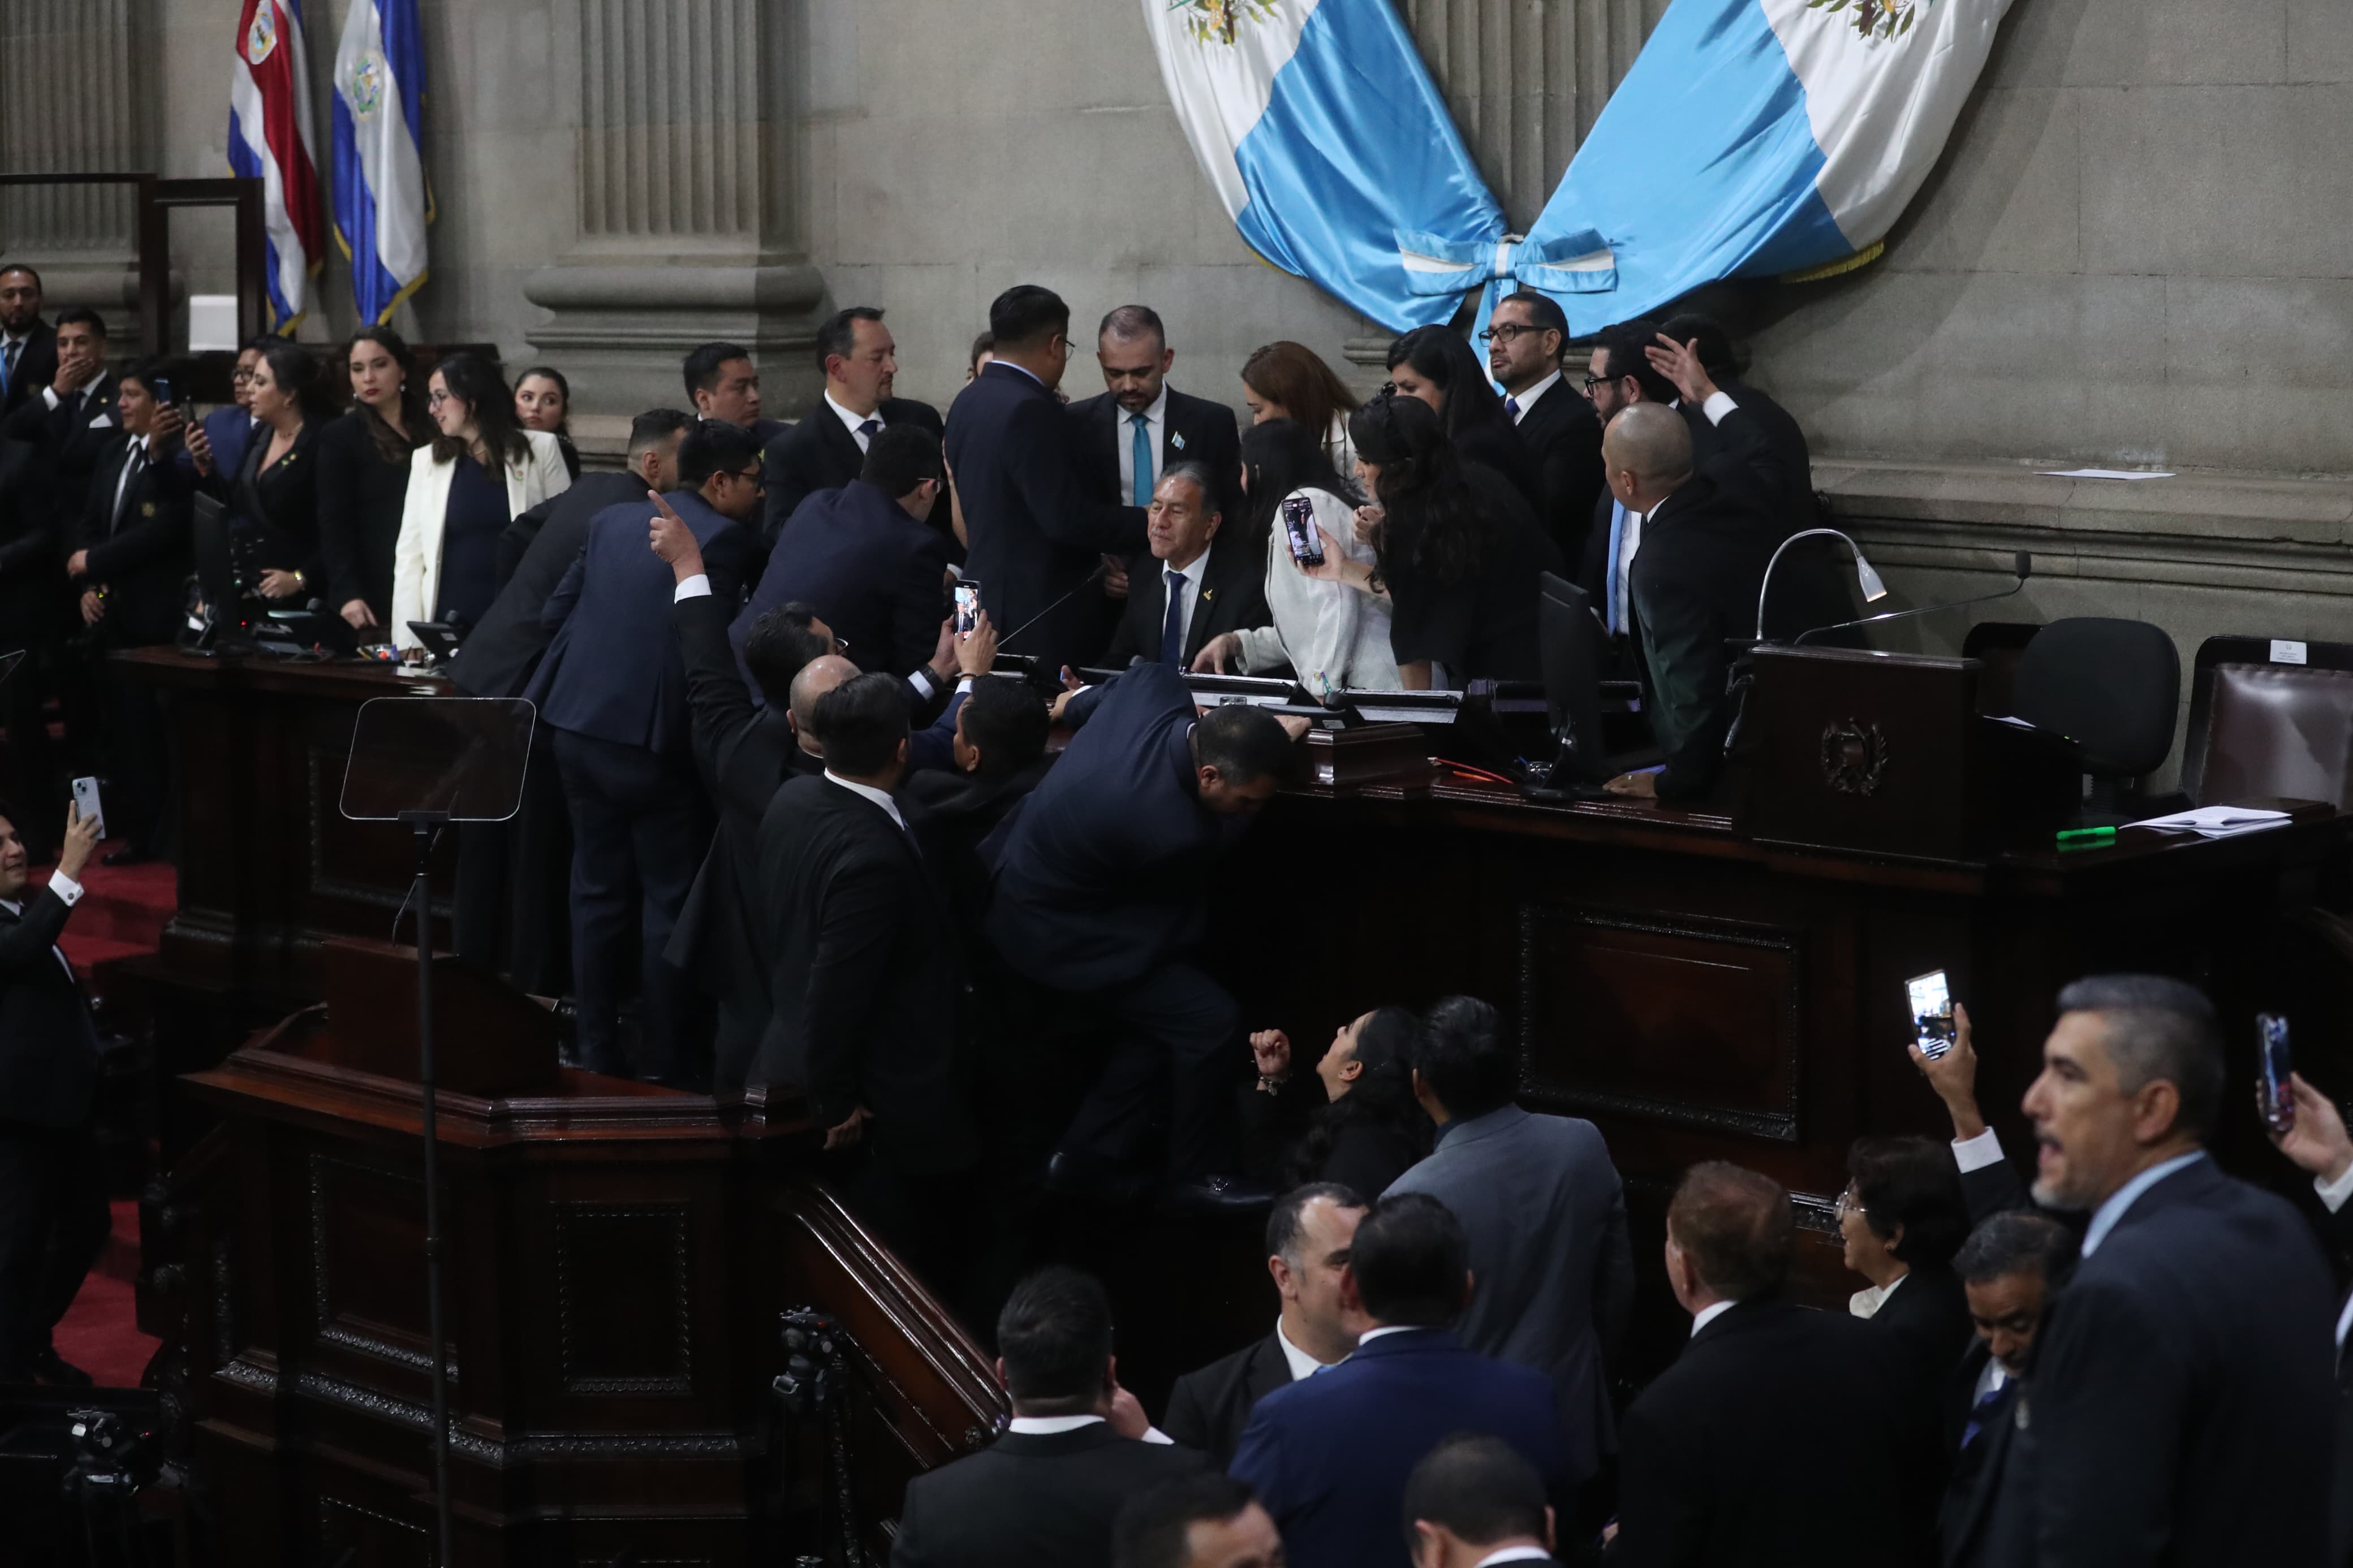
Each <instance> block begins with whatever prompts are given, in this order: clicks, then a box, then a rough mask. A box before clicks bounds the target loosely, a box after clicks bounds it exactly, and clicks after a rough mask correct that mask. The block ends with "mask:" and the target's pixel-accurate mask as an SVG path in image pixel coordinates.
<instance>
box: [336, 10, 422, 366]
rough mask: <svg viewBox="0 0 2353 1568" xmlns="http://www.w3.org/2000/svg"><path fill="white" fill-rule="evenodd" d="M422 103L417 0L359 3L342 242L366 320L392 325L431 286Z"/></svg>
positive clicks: (345, 67) (341, 99)
mask: <svg viewBox="0 0 2353 1568" xmlns="http://www.w3.org/2000/svg"><path fill="white" fill-rule="evenodd" d="M424 97H425V50H424V47H423V45H422V44H421V43H420V41H419V38H418V34H417V0H352V8H351V11H350V14H349V15H348V16H345V17H344V19H343V44H342V46H341V47H339V48H338V49H337V50H336V51H335V104H334V112H335V238H336V240H337V241H338V243H340V244H341V245H342V246H343V254H344V255H345V256H346V257H348V258H351V264H352V296H353V302H354V303H355V304H356V305H357V306H358V308H359V318H360V320H361V321H376V322H383V321H389V320H390V319H391V317H392V313H393V311H394V310H396V309H398V308H399V305H400V302H401V301H402V300H406V299H407V298H408V297H409V296H410V295H411V294H414V293H415V292H417V289H418V288H420V287H421V286H422V285H423V284H424V282H425V278H426V266H425V260H426V258H425V226H426V225H427V224H429V223H431V222H432V221H433V205H432V202H433V198H432V193H431V192H430V191H429V190H428V189H427V185H426V182H425V160H424V153H423V149H424V145H425V141H424V125H425V118H424V111H423V102H424Z"/></svg>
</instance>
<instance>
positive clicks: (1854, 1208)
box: [1831, 1193, 1871, 1219]
mask: <svg viewBox="0 0 2353 1568" xmlns="http://www.w3.org/2000/svg"><path fill="white" fill-rule="evenodd" d="M1870 1212H1871V1211H1870V1210H1869V1209H1867V1208H1864V1207H1863V1206H1862V1205H1861V1204H1859V1203H1857V1202H1856V1201H1855V1199H1854V1195H1853V1194H1851V1193H1841V1194H1839V1195H1838V1201H1837V1202H1836V1203H1834V1204H1832V1205H1831V1217H1832V1218H1834V1219H1844V1218H1846V1216H1847V1215H1855V1216H1856V1217H1857V1218H1862V1216H1864V1215H1868V1214H1870Z"/></svg>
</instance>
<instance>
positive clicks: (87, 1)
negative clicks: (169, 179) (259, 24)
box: [0, 0, 154, 312]
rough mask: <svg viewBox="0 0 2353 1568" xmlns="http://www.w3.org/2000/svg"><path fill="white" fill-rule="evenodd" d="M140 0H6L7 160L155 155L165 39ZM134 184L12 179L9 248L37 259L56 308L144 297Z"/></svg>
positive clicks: (11, 166)
mask: <svg viewBox="0 0 2353 1568" xmlns="http://www.w3.org/2000/svg"><path fill="white" fill-rule="evenodd" d="M142 10H143V6H142V5H141V4H140V0H74V4H72V5H57V4H54V3H53V0H0V170H5V171H6V172H8V173H11V174H121V173H128V172H135V171H137V170H141V169H144V168H148V167H151V166H152V165H153V157H152V153H151V149H152V135H151V126H150V123H149V121H150V119H151V117H152V116H151V109H150V105H151V104H152V103H153V99H154V94H153V92H152V91H151V90H150V79H151V74H152V73H151V72H150V71H149V70H148V69H147V65H146V62H147V61H148V60H149V59H150V58H152V55H153V39H152V37H149V36H147V33H146V29H145V28H144V26H142V21H143V18H142ZM133 226H134V219H133V214H132V199H131V191H130V189H129V188H128V187H127V186H121V185H112V186H109V185H47V186H44V185H34V186H26V187H18V188H15V189H10V190H6V191H0V255H5V256H7V257H9V258H11V259H15V260H26V261H31V262H33V263H34V264H35V265H37V266H38V267H39V268H40V269H41V281H42V283H43V285H44V288H45V289H46V291H47V295H48V300H49V304H50V306H51V308H52V310H54V309H55V308H56V307H58V306H60V305H94V306H97V307H100V309H103V310H108V311H110V312H112V311H113V310H118V309H121V308H123V307H127V306H128V305H130V304H131V303H132V300H134V299H135V297H136V292H135V291H136V284H137V277H136V274H135V273H134V272H133V271H132V268H131V267H130V261H131V258H132V251H133V241H134V235H133Z"/></svg>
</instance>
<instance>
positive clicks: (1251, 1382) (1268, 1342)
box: [1243, 1334, 1291, 1405]
mask: <svg viewBox="0 0 2353 1568" xmlns="http://www.w3.org/2000/svg"><path fill="white" fill-rule="evenodd" d="M1243 1386H1244V1388H1245V1389H1246V1390H1247V1391H1248V1392H1249V1394H1250V1403H1251V1404H1253V1405H1255V1404H1257V1403H1258V1402H1259V1401H1260V1400H1261V1399H1264V1398H1265V1397H1266V1396H1267V1395H1268V1394H1272V1393H1273V1392H1274V1391H1275V1390H1276V1389H1278V1388H1288V1387H1290V1386H1291V1363H1290V1361H1289V1360H1288V1359H1287V1358H1286V1357H1285V1356H1284V1355H1283V1353H1282V1346H1281V1345H1279V1344H1277V1343H1276V1342H1275V1340H1274V1336H1273V1335H1272V1334H1269V1335H1267V1336H1266V1338H1264V1339H1262V1340H1261V1341H1259V1342H1258V1349H1257V1350H1256V1351H1255V1352H1252V1353H1251V1355H1250V1376H1249V1377H1248V1378H1247V1379H1245V1380H1244V1383H1243Z"/></svg>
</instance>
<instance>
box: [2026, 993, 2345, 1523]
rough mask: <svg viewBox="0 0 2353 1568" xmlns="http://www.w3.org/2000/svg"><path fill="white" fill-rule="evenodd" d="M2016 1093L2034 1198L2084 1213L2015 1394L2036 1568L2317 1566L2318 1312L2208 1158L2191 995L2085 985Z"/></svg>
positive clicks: (2321, 1309) (2308, 1262)
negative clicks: (2075, 1248) (2025, 1424)
mask: <svg viewBox="0 0 2353 1568" xmlns="http://www.w3.org/2000/svg"><path fill="white" fill-rule="evenodd" d="M2059 1010H2060V1017H2059V1022H2058V1024H2057V1025H2056V1026H2053V1028H2052V1031H2051V1035H2050V1037H2049V1038H2048V1039H2046V1040H2045V1041H2044V1042H2043V1045H2042V1075H2041V1076H2040V1077H2038V1078H2037V1079H2035V1080H2034V1082H2033V1083H2032V1085H2031V1086H2030V1087H2029V1088H2028V1089H2027V1091H2026V1099H2025V1101H2024V1108H2025V1110H2026V1114H2027V1116H2028V1117H2029V1118H2030V1119H2031V1121H2033V1123H2034V1132H2035V1140H2036V1162H2035V1171H2036V1180H2035V1183H2034V1198H2035V1201H2036V1202H2037V1203H2039V1204H2042V1205H2043V1206H2045V1207H2046V1208H2057V1209H2065V1210H2073V1211H2084V1210H2089V1211H2090V1213H2091V1216H2092V1218H2091V1224H2090V1225H2089V1226H2087V1227H2086V1228H2085V1230H2084V1242H2083V1261H2082V1263H2081V1264H2079V1265H2078V1266H2077V1268H2076V1270H2075V1277H2074V1279H2073V1280H2072V1281H2070V1282H2069V1284H2068V1286H2067V1289H2066V1290H2065V1291H2064V1292H2063V1293H2062V1295H2061V1297H2060V1299H2059V1302H2058V1305H2057V1306H2056V1307H2055V1308H2053V1309H2052V1315H2051V1322H2050V1326H2049V1327H2047V1328H2046V1329H2044V1330H2043V1331H2042V1336H2041V1338H2040V1341H2039V1342H2038V1343H2037V1344H2036V1346H2035V1359H2034V1373H2033V1378H2032V1382H2031V1386H2030V1389H2029V1392H2028V1398H2029V1401H2030V1403H2031V1409H2032V1431H2033V1438H2034V1445H2035V1448H2036V1451H2037V1455H2038V1460H2039V1462H2038V1464H2037V1467H2036V1468H2037V1472H2038V1474H2037V1480H2036V1491H2037V1497H2036V1510H2037V1515H2038V1518H2037V1528H2036V1532H2035V1533H2036V1539H2037V1542H2038V1544H2039V1547H2040V1550H2041V1559H2040V1560H2041V1561H2042V1563H2049V1564H2061V1563H2065V1564H2074V1563H2200V1564H2209V1563H2211V1564H2230V1563H2244V1564H2247V1565H2248V1568H2253V1565H2254V1564H2258V1563H2262V1564H2287V1563H2321V1562H2323V1561H2325V1560H2326V1558H2327V1547H2328V1510H2329V1482H2330V1476H2329V1459H2330V1451H2331V1447H2332V1445H2333V1444H2334V1442H2335V1412H2334V1409H2333V1405H2334V1403H2335V1391H2334V1384H2335V1381H2336V1380H2335V1377H2334V1375H2333V1373H2334V1370H2335V1369H2334V1367H2333V1366H2332V1364H2331V1358H2330V1342H2331V1339H2332V1331H2333V1329H2334V1324H2333V1322H2332V1319H2333V1318H2334V1317H2335V1313H2334V1311H2333V1310H2332V1302H2331V1296H2332V1291H2331V1289H2330V1285H2329V1278H2328V1270H2327V1267H2326V1265H2324V1264H2323V1262H2322V1261H2321V1258H2320V1253H2319V1251H2318V1249H2317V1248H2316V1247H2315V1246H2314V1245H2313V1241H2312V1237H2311V1235H2310V1233H2309V1231H2308V1230H2307V1229H2306V1226H2305V1224H2304V1221H2303V1220H2302V1219H2301V1218H2300V1217H2299V1216H2298V1215H2297V1214H2296V1212H2295V1210H2294V1209H2293V1208H2291V1207H2289V1206H2288V1205H2286V1204H2285V1203H2284V1202H2282V1201H2281V1200H2280V1199H2279V1198H2277V1197H2275V1196H2274V1195H2273V1194H2270V1193H2267V1192H2263V1191H2262V1190H2260V1189H2259V1188H2256V1187H2253V1186H2250V1185H2249V1184H2246V1183H2244V1182H2242V1181H2238V1180H2236V1179H2235V1178H2233V1177H2231V1176H2227V1175H2224V1174H2223V1173H2222V1172H2221V1168H2220V1167H2218V1166H2217V1165H2216V1164H2215V1163H2214V1160H2213V1158H2212V1156H2211V1155H2210V1154H2208V1153H2207V1152H2206V1151H2205V1146H2204V1145H2205V1141H2206V1138H2207V1136H2208V1135H2209V1134H2210V1133H2211V1131H2212V1129H2213V1126H2214V1122H2215V1119H2216V1117H2217V1116H2218V1115H2219V1114H2220V1112H2221V1100H2222V1086H2223V1069H2222V1040H2221V1030H2220V1029H2219V1028H2218V1027H2217V1026H2216V1024H2215V1020H2214V1009H2213V1007H2212V1005H2211V1004H2210V1003H2209V1002H2208V1001H2207V999H2206V997H2205V996H2204V995H2203V994H2200V992H2199V991H2198V990H2196V989H2195V988H2194V987H2192V986H2189V985H2188V984H2183V983H2182V982H2180V981H2178V980H2169V979H2164V978H2161V977H2158V976H2154V975H2141V974H2111V975H2094V976H2091V977H2088V978H2086V979H2083V980H2079V981H2077V982H2075V983H2074V984H2072V985H2070V986H2068V987H2067V988H2066V989H2065V990H2063V991H2062V992H2060V993H2059Z"/></svg>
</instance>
